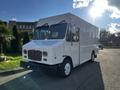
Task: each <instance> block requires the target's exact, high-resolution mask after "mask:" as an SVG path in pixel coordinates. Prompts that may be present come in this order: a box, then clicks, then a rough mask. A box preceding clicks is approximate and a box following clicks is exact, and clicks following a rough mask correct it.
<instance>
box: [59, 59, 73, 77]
mask: <svg viewBox="0 0 120 90" xmlns="http://www.w3.org/2000/svg"><path fill="white" fill-rule="evenodd" d="M71 71H72V63H71V62H70V61H69V60H65V61H64V62H63V63H62V65H61V66H60V72H59V74H60V75H61V76H62V77H68V76H69V75H70V74H71Z"/></svg>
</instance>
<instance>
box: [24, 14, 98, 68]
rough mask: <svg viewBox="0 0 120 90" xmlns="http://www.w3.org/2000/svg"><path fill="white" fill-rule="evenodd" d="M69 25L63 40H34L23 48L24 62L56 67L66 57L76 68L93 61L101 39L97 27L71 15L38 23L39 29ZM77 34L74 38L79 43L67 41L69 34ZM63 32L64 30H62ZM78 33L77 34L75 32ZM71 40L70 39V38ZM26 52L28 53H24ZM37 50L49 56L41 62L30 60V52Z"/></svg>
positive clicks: (45, 19)
mask: <svg viewBox="0 0 120 90" xmlns="http://www.w3.org/2000/svg"><path fill="white" fill-rule="evenodd" d="M60 22H61V23H62V22H63V23H64V22H65V23H67V28H66V33H65V36H64V38H63V39H44V40H32V41H30V42H29V43H27V44H25V45H24V46H23V53H22V56H23V61H25V62H29V61H31V62H36V63H40V64H46V65H56V64H60V63H63V61H64V59H65V58H66V57H70V58H71V60H72V64H73V67H76V66H78V65H80V64H82V63H84V62H86V61H88V60H90V59H91V53H92V52H94V53H95V55H96V54H97V51H98V50H97V49H98V48H97V45H98V38H99V30H98V28H97V27H96V26H94V25H92V24H90V23H88V22H86V21H84V20H83V19H81V18H79V17H78V16H75V15H73V14H70V13H66V14H62V15H57V16H52V17H48V18H44V19H40V20H39V21H38V24H37V27H40V26H43V25H45V24H47V25H49V26H50V25H53V24H58V23H60ZM68 30H70V31H71V32H73V33H76V32H77V36H78V37H77V36H76V37H73V38H74V39H75V40H77V39H78V40H77V41H72V40H66V38H67V32H68ZM61 31H62V30H61ZM75 31H76V32H75ZM68 38H69V37H68ZM24 50H26V51H27V53H26V54H25V53H24ZM29 50H37V51H41V53H42V52H44V51H45V52H47V54H48V55H47V56H43V55H42V56H41V60H33V59H30V58H29V55H28V51H29Z"/></svg>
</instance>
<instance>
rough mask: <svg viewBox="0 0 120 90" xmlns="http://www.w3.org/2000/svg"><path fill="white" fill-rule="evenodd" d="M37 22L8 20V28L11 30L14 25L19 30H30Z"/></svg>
mask: <svg viewBox="0 0 120 90" xmlns="http://www.w3.org/2000/svg"><path fill="white" fill-rule="evenodd" d="M36 23H37V22H18V21H13V20H11V21H9V22H8V28H9V29H10V30H12V28H13V26H14V25H16V26H17V29H18V30H20V31H25V30H27V31H32V30H34V29H35V27H36Z"/></svg>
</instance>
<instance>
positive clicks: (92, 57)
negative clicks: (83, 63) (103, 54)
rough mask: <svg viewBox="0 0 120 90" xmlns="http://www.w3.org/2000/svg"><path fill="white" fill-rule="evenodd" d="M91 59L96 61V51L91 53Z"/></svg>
mask: <svg viewBox="0 0 120 90" xmlns="http://www.w3.org/2000/svg"><path fill="white" fill-rule="evenodd" d="M91 61H92V62H94V61H95V53H94V52H93V53H92V54H91Z"/></svg>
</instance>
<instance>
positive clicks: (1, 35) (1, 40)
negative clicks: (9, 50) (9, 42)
mask: <svg viewBox="0 0 120 90" xmlns="http://www.w3.org/2000/svg"><path fill="white" fill-rule="evenodd" d="M8 35H9V31H8V29H7V27H6V26H5V25H4V23H3V22H2V21H1V20H0V54H1V53H3V46H5V45H6V43H5V42H6V39H7V36H8Z"/></svg>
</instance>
